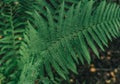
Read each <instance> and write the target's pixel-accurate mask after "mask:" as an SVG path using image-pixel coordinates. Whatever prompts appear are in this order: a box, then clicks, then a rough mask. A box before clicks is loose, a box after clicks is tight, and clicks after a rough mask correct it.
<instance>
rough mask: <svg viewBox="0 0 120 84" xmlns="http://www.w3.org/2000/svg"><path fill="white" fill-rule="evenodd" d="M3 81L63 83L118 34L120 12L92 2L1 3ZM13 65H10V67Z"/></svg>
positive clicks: (15, 83)
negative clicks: (92, 54)
mask: <svg viewBox="0 0 120 84" xmlns="http://www.w3.org/2000/svg"><path fill="white" fill-rule="evenodd" d="M0 2H1V6H0V8H1V7H2V8H1V9H0V20H1V21H0V32H1V33H0V34H1V35H0V38H1V39H0V49H1V51H0V57H1V59H0V65H1V67H0V77H1V78H0V80H2V82H1V83H3V84H34V83H35V82H36V81H38V82H39V83H40V84H59V79H61V78H62V79H65V80H67V79H69V77H68V75H69V74H70V71H72V72H74V73H76V74H77V68H76V65H77V64H80V63H82V64H84V63H86V62H87V63H88V64H90V62H91V56H90V51H91V50H92V51H93V52H94V53H95V55H96V56H97V57H98V58H99V52H98V50H97V49H98V47H99V48H100V49H102V50H103V51H104V47H105V46H108V41H109V40H110V41H112V39H113V38H117V37H118V36H119V33H120V30H119V28H120V24H119V23H120V9H119V6H118V5H116V4H114V3H106V1H101V2H100V3H99V4H97V5H95V3H96V2H95V1H93V0H90V1H89V0H82V1H80V0H36V1H34V0H2V1H0ZM8 66H9V67H8Z"/></svg>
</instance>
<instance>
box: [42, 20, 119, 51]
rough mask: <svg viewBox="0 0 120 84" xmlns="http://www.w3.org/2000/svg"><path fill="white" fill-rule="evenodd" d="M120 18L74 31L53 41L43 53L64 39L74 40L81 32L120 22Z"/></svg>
mask: <svg viewBox="0 0 120 84" xmlns="http://www.w3.org/2000/svg"><path fill="white" fill-rule="evenodd" d="M119 19H120V18H114V19H112V20H107V21H103V22H101V23H97V24H95V25H90V26H89V27H85V28H83V29H80V30H77V31H74V32H73V33H70V34H69V35H67V36H66V35H65V36H62V37H61V38H59V39H58V40H57V41H53V42H51V44H50V45H49V46H48V48H46V49H45V50H42V51H41V52H45V51H46V50H51V48H52V47H56V46H55V45H58V44H59V43H60V42H61V41H62V40H64V39H68V38H74V37H75V36H78V33H80V32H83V31H85V30H89V29H92V28H96V26H99V25H101V24H105V23H109V22H113V21H116V20H119Z"/></svg>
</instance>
